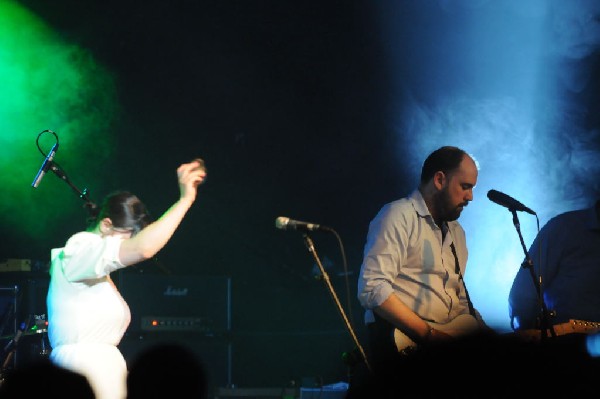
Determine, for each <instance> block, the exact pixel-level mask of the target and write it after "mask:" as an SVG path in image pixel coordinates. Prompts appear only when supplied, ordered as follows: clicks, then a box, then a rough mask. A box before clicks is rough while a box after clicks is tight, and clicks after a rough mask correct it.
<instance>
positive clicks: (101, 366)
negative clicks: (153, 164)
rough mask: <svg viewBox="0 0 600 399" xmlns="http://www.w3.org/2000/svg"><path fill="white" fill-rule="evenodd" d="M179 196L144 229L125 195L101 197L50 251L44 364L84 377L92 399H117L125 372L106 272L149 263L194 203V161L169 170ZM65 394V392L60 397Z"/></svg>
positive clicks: (123, 321)
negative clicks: (84, 222) (93, 211)
mask: <svg viewBox="0 0 600 399" xmlns="http://www.w3.org/2000/svg"><path fill="white" fill-rule="evenodd" d="M177 177H178V181H179V192H180V197H179V200H178V201H177V202H175V203H174V204H173V205H172V206H171V207H170V208H169V209H168V210H167V211H166V212H165V213H164V214H163V215H162V216H161V217H160V218H158V220H156V221H154V222H150V220H149V216H148V212H147V211H146V207H145V206H144V204H143V203H142V202H141V201H140V200H139V199H138V198H137V197H136V196H135V195H133V194H131V193H129V192H126V191H118V192H114V193H112V194H110V195H108V196H107V197H106V198H105V199H104V201H103V203H102V205H101V207H100V209H99V212H98V215H97V216H96V218H95V220H94V221H93V222H92V224H91V226H90V227H89V228H88V229H87V231H82V232H79V233H76V234H74V235H73V236H72V237H71V238H69V240H68V241H67V243H66V245H65V246H64V247H63V248H55V249H52V252H51V267H50V286H49V290H48V297H47V305H48V337H49V340H50V346H51V347H52V351H51V354H50V360H51V361H52V362H53V363H55V364H57V365H59V366H62V367H64V368H66V369H70V370H73V371H76V372H78V373H80V374H82V375H84V376H85V377H87V378H88V380H89V382H90V384H91V386H92V388H93V390H94V393H95V395H96V398H97V399H124V398H125V397H126V395H127V392H126V378H127V367H126V364H125V359H124V358H123V355H122V354H121V352H120V351H119V349H118V348H117V345H118V344H119V342H120V341H121V338H122V337H123V334H124V333H125V330H126V329H127V327H128V325H129V322H130V320H131V314H130V311H129V307H128V306H127V303H125V301H124V300H123V297H122V296H121V294H120V293H119V291H118V290H117V288H116V287H115V285H114V283H113V281H112V280H111V278H110V273H112V272H114V271H115V270H118V269H121V268H124V267H127V266H131V265H134V264H136V263H139V262H141V261H144V260H147V259H150V258H152V257H153V256H154V255H155V254H156V253H157V252H158V251H159V250H160V249H161V248H163V247H164V246H165V245H166V243H167V242H168V241H169V239H170V238H171V237H172V236H173V233H174V232H175V230H176V229H177V227H178V226H179V224H180V223H181V221H182V220H183V218H184V216H185V215H186V213H187V211H188V210H189V209H190V207H191V205H192V204H193V203H194V201H195V200H196V193H197V187H198V185H199V184H200V183H202V182H203V181H204V179H205V177H206V170H205V168H204V164H203V162H202V160H200V159H197V160H194V161H192V162H190V163H185V164H182V165H180V166H179V168H178V169H177ZM68 389H69V387H65V390H68Z"/></svg>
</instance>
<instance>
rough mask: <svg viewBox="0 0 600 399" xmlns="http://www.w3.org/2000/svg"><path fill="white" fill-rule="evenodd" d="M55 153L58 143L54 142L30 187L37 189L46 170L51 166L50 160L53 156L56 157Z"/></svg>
mask: <svg viewBox="0 0 600 399" xmlns="http://www.w3.org/2000/svg"><path fill="white" fill-rule="evenodd" d="M56 151H58V141H57V142H56V144H54V145H53V146H52V148H51V149H50V152H49V153H48V155H47V156H46V158H45V159H44V162H42V166H41V167H40V170H39V171H38V172H37V175H35V178H34V179H33V183H31V187H33V188H37V186H39V184H40V182H41V181H42V179H43V178H44V175H45V174H46V172H47V171H48V169H50V167H51V166H52V160H53V159H54V156H55V155H56Z"/></svg>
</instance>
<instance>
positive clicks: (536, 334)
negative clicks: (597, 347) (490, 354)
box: [514, 319, 600, 342]
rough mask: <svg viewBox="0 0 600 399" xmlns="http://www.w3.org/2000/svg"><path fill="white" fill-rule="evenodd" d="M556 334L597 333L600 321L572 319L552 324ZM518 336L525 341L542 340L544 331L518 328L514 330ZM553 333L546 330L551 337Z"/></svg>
mask: <svg viewBox="0 0 600 399" xmlns="http://www.w3.org/2000/svg"><path fill="white" fill-rule="evenodd" d="M552 328H553V329H554V333H555V334H556V336H557V337H558V336H561V335H565V334H573V333H577V334H595V333H597V332H599V331H600V323H599V322H596V321H586V320H576V319H571V320H569V321H568V322H566V323H561V324H555V325H553V326H552ZM514 335H516V336H517V337H518V338H520V339H523V340H525V341H530V342H531V341H533V342H537V341H540V340H541V338H542V331H541V330H537V329H530V330H516V331H515V332H514ZM551 336H552V334H551V332H550V331H549V330H547V331H546V337H551Z"/></svg>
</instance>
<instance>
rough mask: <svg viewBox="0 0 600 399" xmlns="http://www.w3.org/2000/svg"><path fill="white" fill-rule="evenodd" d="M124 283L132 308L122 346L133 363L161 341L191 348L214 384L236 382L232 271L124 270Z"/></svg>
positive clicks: (121, 283)
mask: <svg viewBox="0 0 600 399" xmlns="http://www.w3.org/2000/svg"><path fill="white" fill-rule="evenodd" d="M118 288H119V291H120V292H121V295H123V298H124V299H125V301H126V302H127V303H128V305H129V308H130V310H131V323H130V325H129V328H128V330H127V332H126V333H125V337H124V338H123V340H122V341H121V344H120V345H119V348H120V349H121V352H123V355H124V356H125V359H126V360H127V362H128V363H129V364H131V362H133V360H134V359H135V357H136V356H138V355H139V354H140V353H141V352H142V351H143V350H145V349H147V348H149V347H150V346H152V345H158V344H160V343H178V344H182V345H184V346H186V347H187V348H189V349H190V350H191V351H192V352H193V353H194V354H196V356H197V357H198V359H199V360H200V361H201V363H202V364H203V365H204V366H205V369H206V371H207V374H208V380H209V388H210V389H211V392H214V391H215V389H216V387H224V386H228V385H229V384H230V383H231V359H232V344H231V342H230V333H231V281H230V278H229V277H226V276H195V275H164V274H136V273H121V274H120V275H119V278H118Z"/></svg>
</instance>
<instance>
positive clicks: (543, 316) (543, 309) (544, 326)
mask: <svg viewBox="0 0 600 399" xmlns="http://www.w3.org/2000/svg"><path fill="white" fill-rule="evenodd" d="M509 210H510V211H511V212H512V215H513V224H514V225H515V228H516V229H517V234H518V235H519V239H520V241H521V247H522V248H523V252H525V260H524V261H523V263H522V264H521V267H523V268H527V269H529V274H530V275H531V279H532V280H533V285H534V286H535V290H536V292H537V298H538V306H539V308H540V334H541V341H542V342H544V341H545V340H546V338H548V330H550V334H551V335H552V337H556V332H555V331H554V328H553V327H552V325H551V324H550V321H549V317H548V308H547V306H546V302H545V301H544V295H543V290H542V273H541V270H540V278H539V279H537V278H536V276H535V272H534V267H533V261H532V260H531V257H530V256H529V251H528V250H527V247H526V246H525V241H524V240H523V235H522V234H521V224H520V223H519V218H518V216H517V211H516V210H515V209H513V208H510V209H509Z"/></svg>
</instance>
